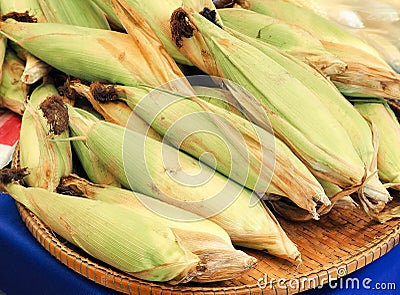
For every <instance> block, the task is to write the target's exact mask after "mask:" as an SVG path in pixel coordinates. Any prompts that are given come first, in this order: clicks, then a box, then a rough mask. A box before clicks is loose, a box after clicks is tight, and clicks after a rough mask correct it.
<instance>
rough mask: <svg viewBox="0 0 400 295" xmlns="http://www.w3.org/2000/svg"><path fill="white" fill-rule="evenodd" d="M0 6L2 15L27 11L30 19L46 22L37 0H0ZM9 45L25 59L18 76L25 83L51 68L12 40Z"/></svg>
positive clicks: (37, 79)
mask: <svg viewBox="0 0 400 295" xmlns="http://www.w3.org/2000/svg"><path fill="white" fill-rule="evenodd" d="M0 7H1V14H2V15H6V14H8V13H14V12H17V13H22V14H23V13H25V12H28V14H29V16H30V17H32V18H33V19H32V21H36V22H47V19H46V17H45V16H44V14H43V12H42V10H41V8H40V5H39V2H38V0H22V1H8V0H1V1H0ZM10 46H11V47H12V48H13V49H14V50H15V51H16V52H17V53H18V56H19V57H20V58H21V59H23V60H25V63H26V64H25V69H24V72H23V73H22V74H21V77H20V79H21V81H22V82H24V83H25V84H33V83H35V82H37V81H39V80H40V79H41V78H43V77H44V76H46V75H47V74H48V72H49V71H50V69H51V68H50V67H49V66H48V65H47V64H46V63H44V62H43V61H41V60H39V59H37V58H36V57H35V56H33V55H32V54H30V53H29V52H27V51H26V50H23V49H22V48H19V46H17V45H16V44H15V43H13V42H10Z"/></svg>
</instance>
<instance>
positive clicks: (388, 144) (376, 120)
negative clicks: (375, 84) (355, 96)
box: [354, 100, 400, 190]
mask: <svg viewBox="0 0 400 295" xmlns="http://www.w3.org/2000/svg"><path fill="white" fill-rule="evenodd" d="M354 106H355V108H356V109H357V110H358V111H360V113H362V114H363V115H364V116H366V117H367V118H368V119H369V120H370V121H371V122H372V123H373V124H375V125H376V127H377V129H378V132H379V148H378V173H379V177H380V178H381V180H382V181H383V182H384V183H390V184H396V183H397V184H400V150H399V149H398V148H397V147H396V146H397V144H400V124H399V122H398V120H397V118H396V116H395V114H394V113H393V111H392V110H391V109H390V106H389V105H387V104H386V103H385V102H384V101H382V100H376V101H373V100H370V101H357V100H354ZM393 188H394V189H397V190H398V189H400V185H396V186H393Z"/></svg>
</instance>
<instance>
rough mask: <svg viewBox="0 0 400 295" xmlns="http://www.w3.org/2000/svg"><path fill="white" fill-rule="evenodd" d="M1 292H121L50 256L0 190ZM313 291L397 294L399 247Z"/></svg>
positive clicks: (312, 294) (0, 294)
mask: <svg viewBox="0 0 400 295" xmlns="http://www.w3.org/2000/svg"><path fill="white" fill-rule="evenodd" d="M357 285H359V288H357ZM352 286H353V287H352ZM379 287H380V290H378V288H379ZM384 288H385V289H386V290H382V289H384ZM388 289H392V290H388ZM393 289H394V290H393ZM4 294H8V295H23V294H43V295H46V294H60V295H61V294H68V295H71V294H77V295H83V294H85V295H86V294H121V293H118V292H115V291H113V290H111V289H108V288H105V287H103V286H100V285H98V284H95V283H93V282H92V281H90V280H88V279H86V278H85V277H83V276H81V275H79V274H77V273H75V272H74V271H72V270H71V269H69V268H68V267H66V266H65V265H63V264H62V263H61V262H59V261H58V260H56V259H55V258H53V257H52V256H51V255H50V254H49V253H48V252H47V251H46V250H45V249H44V248H43V247H42V246H41V245H40V244H39V243H38V242H37V241H36V240H35V239H34V237H33V236H32V235H31V234H30V232H29V231H28V229H27V228H26V226H25V224H24V223H23V222H22V219H21V217H20V215H19V213H18V211H17V209H16V206H15V203H14V201H13V199H12V198H11V197H10V196H8V195H5V194H1V193H0V295H4ZM315 294H351V295H359V294H383V295H389V294H400V246H396V247H395V248H394V249H392V250H391V251H390V252H389V253H387V254H386V255H384V256H383V257H381V258H379V259H378V260H376V261H374V262H373V263H371V264H369V265H367V266H365V267H364V268H362V269H360V270H358V271H356V272H354V273H351V274H349V275H348V276H346V277H343V278H342V279H341V280H339V281H336V283H335V284H332V285H331V286H329V285H325V286H324V287H323V288H321V289H314V290H310V291H306V292H303V293H301V295H315Z"/></svg>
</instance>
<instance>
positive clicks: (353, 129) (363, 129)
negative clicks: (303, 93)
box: [226, 29, 391, 202]
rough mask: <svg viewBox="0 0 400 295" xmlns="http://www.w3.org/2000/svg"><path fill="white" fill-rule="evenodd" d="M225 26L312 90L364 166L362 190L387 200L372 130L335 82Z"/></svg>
mask: <svg viewBox="0 0 400 295" xmlns="http://www.w3.org/2000/svg"><path fill="white" fill-rule="evenodd" d="M226 30H227V31H228V32H230V33H231V34H232V35H234V36H236V37H238V38H239V39H241V40H242V41H244V42H247V43H248V44H251V45H253V46H254V47H256V48H257V49H259V50H260V51H262V52H263V53H265V54H266V55H268V56H269V57H271V58H272V59H273V60H274V61H275V62H277V63H279V64H280V65H281V66H283V67H284V68H285V69H286V70H287V71H289V72H290V73H291V75H293V76H294V77H295V78H296V79H298V80H299V81H301V82H303V84H304V85H305V86H306V87H307V88H308V89H309V90H310V91H312V93H313V94H314V95H315V96H316V97H317V98H318V99H319V100H320V101H321V102H322V103H323V104H324V106H325V107H326V108H327V109H328V110H329V111H330V113H331V114H332V115H333V116H334V117H335V118H336V119H337V121H338V122H339V123H340V125H341V126H342V127H343V128H344V129H345V130H346V132H347V134H348V136H349V138H350V140H351V142H352V144H353V147H354V149H355V150H356V152H357V154H358V156H359V157H360V159H361V160H362V162H363V165H364V166H365V167H366V168H367V170H368V173H367V180H368V181H367V182H366V183H365V184H364V189H363V190H364V192H365V193H366V194H367V195H368V197H370V198H372V199H374V200H376V201H383V202H387V201H389V200H390V199H391V197H390V195H389V192H388V191H387V190H386V188H385V187H384V186H383V185H382V183H381V182H380V181H379V178H378V175H377V174H376V162H377V158H376V156H375V154H376V146H375V145H374V141H375V140H374V132H373V130H371V127H370V126H369V124H368V123H367V121H366V120H365V119H364V118H363V117H362V116H361V115H360V114H359V112H358V111H357V110H356V109H355V108H354V107H353V105H352V104H351V103H350V102H349V101H348V100H347V99H346V98H345V97H344V96H343V95H342V94H341V93H340V92H339V91H338V89H337V88H336V87H335V85H334V84H333V83H331V82H330V81H329V80H328V79H325V77H323V76H322V75H320V73H318V72H317V71H316V70H313V69H312V68H310V67H308V66H307V65H305V64H304V63H302V62H300V61H299V60H298V59H296V58H293V57H291V56H290V55H286V54H284V53H283V52H281V51H279V50H275V48H272V47H271V46H270V45H268V44H265V43H264V42H260V41H258V40H255V39H254V38H251V37H248V36H245V35H243V34H241V33H238V32H236V31H234V30H231V29H226Z"/></svg>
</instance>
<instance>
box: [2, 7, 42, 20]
mask: <svg viewBox="0 0 400 295" xmlns="http://www.w3.org/2000/svg"><path fill="white" fill-rule="evenodd" d="M8 18H12V19H13V20H16V21H17V22H21V23H37V18H36V17H34V16H32V15H29V11H28V10H27V11H25V12H16V11H12V12H9V13H7V14H3V15H1V20H2V21H3V22H4V21H6V20H7V19H8Z"/></svg>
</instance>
